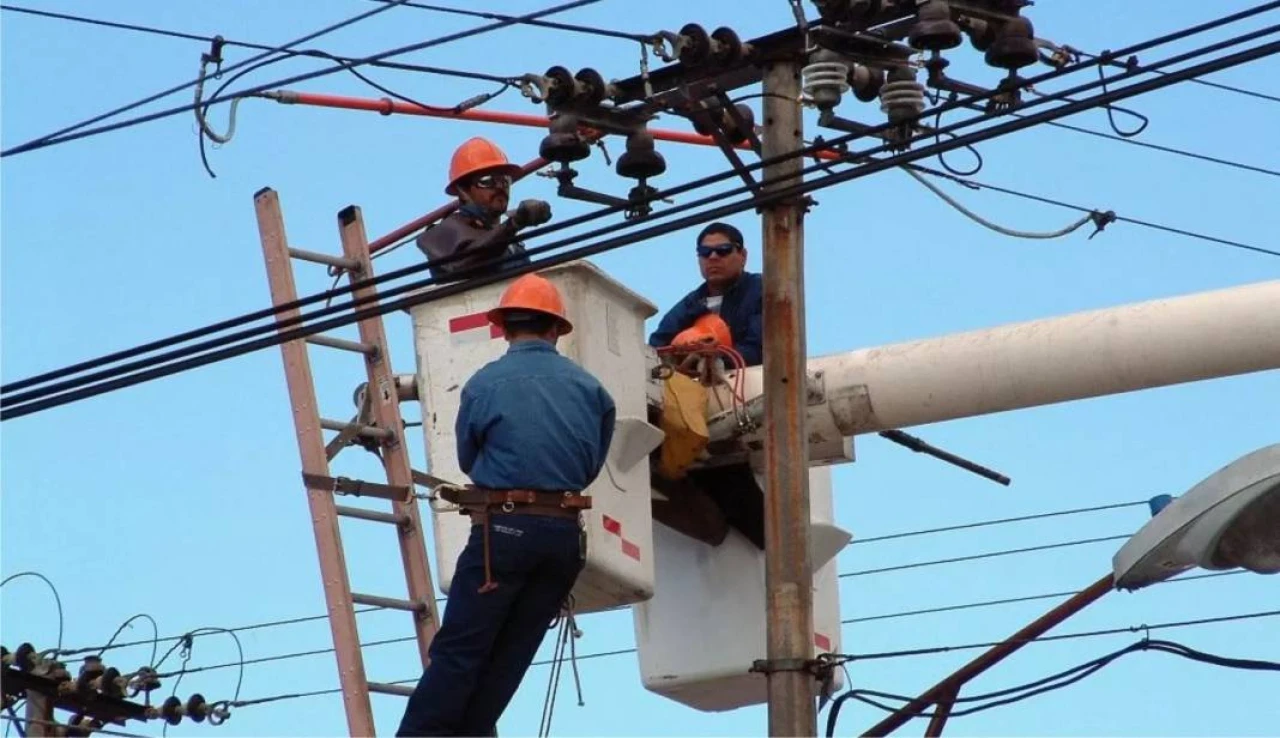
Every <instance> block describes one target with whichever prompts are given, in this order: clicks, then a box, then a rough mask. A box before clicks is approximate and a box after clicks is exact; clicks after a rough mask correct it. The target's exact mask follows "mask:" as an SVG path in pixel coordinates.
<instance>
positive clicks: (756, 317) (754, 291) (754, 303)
mask: <svg viewBox="0 0 1280 738" xmlns="http://www.w3.org/2000/svg"><path fill="white" fill-rule="evenodd" d="M741 320H742V326H741V327H742V333H741V335H739V336H737V337H735V341H734V344H735V345H734V348H736V349H737V350H738V353H740V354H742V359H743V361H745V362H746V364H747V366H758V365H760V364H761V363H763V362H764V291H763V283H762V282H761V281H760V280H759V279H755V280H752V285H751V290H750V291H749V292H748V293H747V295H746V299H745V300H743V303H742V318H741Z"/></svg>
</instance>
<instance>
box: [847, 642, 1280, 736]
mask: <svg viewBox="0 0 1280 738" xmlns="http://www.w3.org/2000/svg"><path fill="white" fill-rule="evenodd" d="M1138 651H1156V652H1159V653H1167V654H1172V655H1174V656H1180V657H1182V658H1185V659H1190V660H1192V661H1199V662H1201V663H1206V664H1212V665H1214V666H1222V667H1227V668H1235V669H1247V670H1251V671H1280V663H1277V662H1273V661H1259V660H1254V659H1234V658H1227V657H1223V656H1216V655H1214V654H1210V653H1206V652H1204V651H1197V650H1196V649H1193V648H1190V647H1188V646H1185V645H1183V644H1181V643H1175V642H1172V641H1163V640H1151V639H1150V638H1144V639H1143V640H1141V641H1138V642H1136V643H1131V644H1129V645H1128V646H1124V647H1123V648H1120V649H1117V650H1115V651H1112V652H1111V653H1108V654H1106V655H1103V656H1100V657H1098V658H1096V659H1092V660H1090V661H1087V662H1085V663H1083V664H1079V665H1078V666H1073V667H1071V668H1069V669H1065V670H1063V671H1060V672H1057V673H1055V674H1051V675H1049V676H1047V677H1043V678H1041V679H1037V680H1035V681H1033V682H1028V683H1026V684H1020V685H1017V686H1015V687H1007V688H1005V689H1001V690H997V691H994V692H987V693H985V694H975V695H967V696H965V697H959V696H953V697H951V698H950V699H949V700H948V703H949V704H948V706H947V707H946V708H944V710H943V711H942V712H941V713H939V712H936V711H935V712H928V711H924V712H917V713H913V714H912V717H934V716H935V715H942V716H946V717H961V716H964V715H972V714H974V713H978V712H983V711H985V710H990V709H992V708H995V707H1001V706H1004V705H1010V704H1013V703H1015V702H1021V701H1022V700H1025V699H1029V698H1031V697H1036V696H1038V695H1041V694H1044V693H1046V692H1052V691H1054V690H1057V689H1062V688H1063V687H1068V686H1071V685H1072V684H1075V683H1076V682H1079V681H1081V680H1082V679H1085V678H1087V677H1089V676H1091V675H1093V674H1095V673H1097V672H1098V671H1099V670H1100V669H1102V668H1103V667H1105V666H1107V665H1108V664H1110V663H1112V662H1114V661H1115V660H1116V659H1118V658H1120V657H1122V656H1127V655H1128V654H1131V653H1136V652H1138ZM963 686H964V684H960V685H959V686H958V688H962V687H963ZM871 697H880V698H883V699H891V700H896V701H898V702H903V703H912V704H914V703H915V702H916V700H917V698H916V697H907V696H904V695H899V694H892V693H889V692H880V691H876V690H870V689H850V690H849V691H847V692H845V693H844V694H842V695H840V696H839V697H837V698H836V699H835V700H834V701H833V702H832V704H831V710H830V712H829V713H828V714H827V731H826V734H827V736H833V735H835V728H836V722H837V720H838V717H839V714H840V708H841V706H842V705H843V703H844V701H845V700H847V699H850V698H853V699H856V700H858V701H860V702H864V703H866V704H869V705H872V706H873V707H877V708H880V709H881V710H884V711H886V712H891V713H897V712H898V708H895V707H892V706H890V705H885V704H882V703H880V702H877V701H876V700H873V699H870V698H871ZM973 702H985V704H980V705H977V706H975V707H970V708H966V709H960V710H954V711H952V710H951V705H961V704H967V703H973ZM905 709H910V708H905ZM872 731H873V732H878V731H877V730H876V728H872Z"/></svg>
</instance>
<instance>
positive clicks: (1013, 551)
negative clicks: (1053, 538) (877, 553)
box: [838, 533, 1133, 579]
mask: <svg viewBox="0 0 1280 738" xmlns="http://www.w3.org/2000/svg"><path fill="white" fill-rule="evenodd" d="M1132 536H1133V534H1132V533H1125V534H1123V535H1118V536H1103V537H1101V538H1079V539H1076V540H1072V541H1062V542H1060V543H1046V544H1043V545H1040V546H1028V547H1026V548H1008V549H1003V550H1000V551H989V552H987V553H981V554H973V555H972V556H956V557H953V558H949V559H932V560H930V561H917V562H915V563H913V564H899V565H897V566H885V567H881V568H878V569H860V570H857V571H846V572H843V573H841V574H839V575H838V576H839V578H840V579H846V578H849V577H860V576H866V575H868V574H883V573H885V572H890V571H904V570H906V569H920V568H922V567H926V566H939V565H942V564H956V563H960V562H964V561H979V560H981V559H994V558H998V557H1002V556H1016V555H1018V554H1024V553H1032V552H1035V551H1050V550H1053V549H1058V548H1070V547H1072V546H1084V545H1087V544H1090V543H1104V542H1106V541H1122V540H1127V539H1128V538H1130V537H1132Z"/></svg>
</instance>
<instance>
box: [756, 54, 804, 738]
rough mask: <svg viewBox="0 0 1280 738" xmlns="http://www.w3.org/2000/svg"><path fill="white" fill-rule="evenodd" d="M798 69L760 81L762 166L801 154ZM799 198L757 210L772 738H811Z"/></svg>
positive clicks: (776, 71)
mask: <svg viewBox="0 0 1280 738" xmlns="http://www.w3.org/2000/svg"><path fill="white" fill-rule="evenodd" d="M799 97H800V64H799V63H798V62H795V61H777V62H772V63H770V64H768V65H767V66H766V67H765V72H764V138H763V141H762V142H761V143H762V144H763V150H762V156H763V157H764V158H765V159H769V158H772V157H775V156H778V155H780V154H789V153H792V152H794V151H796V150H798V149H800V148H801V147H802V145H803V144H802V140H801V132H802V127H803V121H802V119H801V117H800V112H801V111H800V103H799ZM803 165H804V162H803V159H801V158H800V157H797V158H794V159H789V160H787V161H785V162H783V163H779V164H774V165H772V166H768V167H765V169H764V176H765V181H766V182H770V184H769V185H768V186H767V187H766V188H765V191H766V192H767V191H769V190H774V189H781V188H785V187H790V186H793V185H796V184H799V183H800V181H801V177H802V175H801V174H800V172H801V169H802V168H803ZM804 210H805V200H804V198H803V196H800V197H795V198H788V199H786V200H783V201H781V202H776V203H773V204H770V205H767V206H765V207H764V208H763V218H762V220H763V230H764V239H763V241H764V368H763V370H764V380H763V383H764V387H763V389H764V395H765V412H764V423H765V435H764V438H765V478H766V484H765V500H766V502H765V536H764V541H765V592H766V613H767V619H768V625H767V630H766V634H767V640H768V646H767V650H766V660H767V667H766V669H765V672H766V678H767V679H768V685H769V687H768V690H769V735H771V736H812V735H816V734H817V729H818V713H817V705H816V704H815V699H814V694H813V684H814V676H813V674H811V673H810V672H809V670H808V668H807V662H808V661H809V660H810V659H812V657H813V573H812V571H811V568H812V564H811V562H810V561H809V463H808V458H809V456H808V443H807V440H808V433H807V432H806V422H805V421H806V415H805V396H806V395H805V393H806V381H805V379H806V374H805V369H806V355H807V352H806V350H805V335H804V328H805V324H804V228H803V225H802V222H803V219H804Z"/></svg>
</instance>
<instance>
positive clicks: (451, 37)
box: [0, 0, 600, 157]
mask: <svg viewBox="0 0 1280 738" xmlns="http://www.w3.org/2000/svg"><path fill="white" fill-rule="evenodd" d="M393 1H394V2H400V1H401V0H393ZM598 2H600V0H572V2H567V3H563V4H560V5H556V6H553V7H550V8H547V9H545V10H540V11H537V12H534V13H529V14H527V15H522V16H519V17H518V18H517V19H513V20H506V21H496V22H494V23H489V24H487V25H483V26H476V27H475V28H469V29H467V30H465V31H457V32H455V33H450V34H446V35H444V36H437V37H435V38H432V39H428V40H426V41H419V42H417V43H413V44H409V45H407V46H400V47H397V48H394V49H391V50H389V51H383V52H380V53H377V54H373V55H371V56H367V57H362V58H359V59H355V60H353V61H351V62H343V63H342V65H341V66H339V67H334V68H326V69H319V70H315V71H312V72H305V73H303V74H297V75H294V76H292V77H288V78H286V79H283V80H278V81H275V82H271V83H268V84H265V85H259V86H257V87H251V88H249V89H247V90H241V91H238V92H234V93H228V94H227V95H226V96H223V97H213V98H210V99H209V100H205V101H204V102H203V103H202V105H199V106H198V105H181V106H178V107H174V108H168V109H166V110H161V111H159V112H155V113H148V114H146V115H140V116H138V117H136V118H130V119H128V120H124V121H120V122H118V123H111V124H108V125H103V126H98V127H97V128H89V129H86V130H81V131H78V132H76V133H67V134H66V135H62V136H58V137H57V138H54V137H53V136H54V135H56V134H50V136H47V137H45V138H43V139H37V140H34V141H29V142H27V143H24V144H21V145H18V146H14V147H11V148H9V149H5V150H4V151H0V157H5V156H10V155H12V154H21V153H24V152H27V151H34V150H36V149H42V148H45V147H47V146H53V145H55V144H60V143H66V142H68V141H75V140H78V139H81V138H86V137H88V136H97V135H100V134H103V133H108V132H111V131H117V130H120V129H122V128H130V127H133V126H137V125H141V124H143V123H149V122H151V121H154V120H160V119H161V118H168V117H171V116H174V115H179V114H181V113H189V112H192V111H194V110H196V109H197V108H198V107H207V106H210V105H214V104H218V103H224V102H231V101H232V100H235V99H238V98H241V97H247V96H251V95H255V94H257V93H260V92H265V91H267V90H269V89H271V88H272V87H279V86H281V85H288V84H294V83H296V82H303V81H306V80H310V79H316V78H319V77H325V76H328V75H330V74H335V73H337V72H339V71H342V69H343V68H345V67H347V66H350V67H357V66H364V65H366V64H370V63H372V62H375V61H381V60H383V59H389V58H391V57H395V56H400V55H403V54H408V53H411V52H414V51H421V50H423V49H429V48H432V47H435V46H441V45H443V44H447V43H451V42H453V41H459V40H461V39H464V38H471V37H472V36H479V35H482V34H485V33H489V32H491V31H496V30H498V29H500V28H506V27H507V26H510V25H512V24H514V23H516V22H517V21H518V20H527V19H533V18H539V17H542V16H546V15H553V14H555V13H562V12H564V11H567V10H572V9H575V8H580V7H583V6H585V5H591V4H594V3H598ZM387 7H390V6H382V7H380V8H377V9H375V10H374V11H372V12H378V11H380V10H385V9H386V8H387ZM296 43H301V41H299V42H295V44H296ZM291 45H294V44H291ZM264 53H265V52H264ZM260 58H261V57H256V58H255V60H256V59H260ZM223 71H224V72H226V71H228V70H226V69H224V70H223ZM195 84H196V83H194V82H193V83H192V84H191V85H184V86H183V87H180V88H177V89H186V88H187V87H194V86H195ZM165 94H168V93H165ZM161 96H163V95H161ZM78 125H83V124H78Z"/></svg>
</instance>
